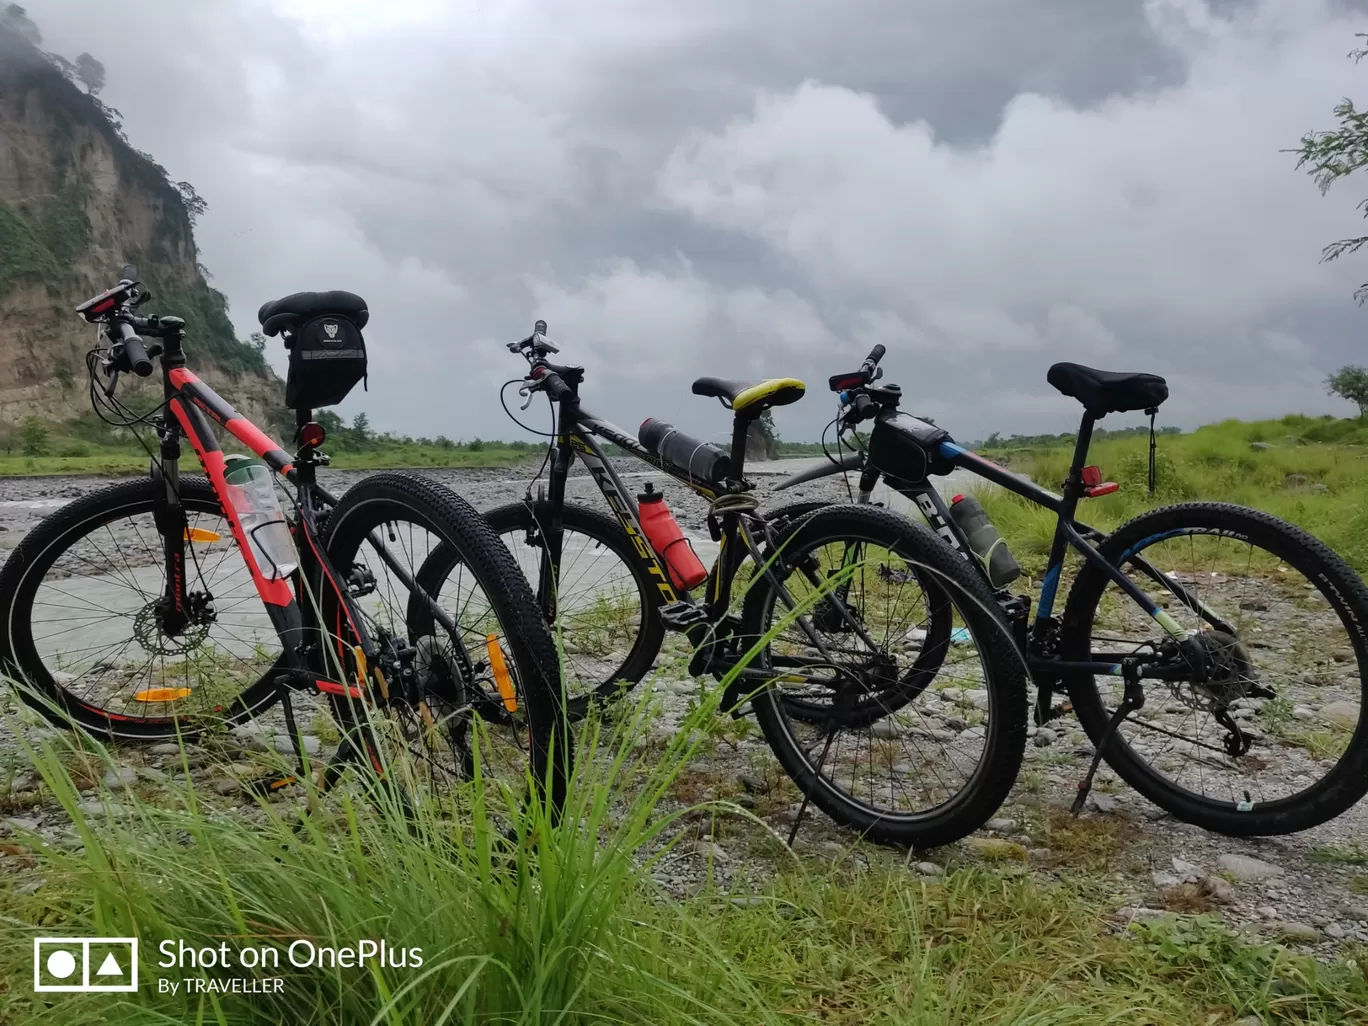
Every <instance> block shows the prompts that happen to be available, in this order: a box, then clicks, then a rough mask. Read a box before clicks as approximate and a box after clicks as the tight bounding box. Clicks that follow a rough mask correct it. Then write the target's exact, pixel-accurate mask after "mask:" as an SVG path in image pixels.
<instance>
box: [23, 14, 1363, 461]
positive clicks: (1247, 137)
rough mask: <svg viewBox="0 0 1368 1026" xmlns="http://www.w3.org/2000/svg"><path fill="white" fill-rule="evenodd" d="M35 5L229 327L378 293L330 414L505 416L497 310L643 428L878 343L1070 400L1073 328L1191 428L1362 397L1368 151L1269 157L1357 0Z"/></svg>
mask: <svg viewBox="0 0 1368 1026" xmlns="http://www.w3.org/2000/svg"><path fill="white" fill-rule="evenodd" d="M26 6H27V7H28V10H29V13H30V15H31V17H32V18H33V19H34V20H35V21H36V22H37V23H38V25H39V27H40V28H41V30H42V32H43V35H44V45H45V46H46V48H48V49H51V50H55V51H57V52H59V53H63V54H65V55H66V56H68V57H72V58H74V57H75V55H76V54H78V53H80V52H81V51H89V52H91V53H93V54H94V55H95V56H96V57H98V58H99V59H100V60H101V61H103V62H104V64H105V67H106V69H107V83H106V86H105V89H104V92H103V94H102V95H103V98H104V99H105V100H106V102H108V103H110V104H112V105H113V106H115V107H117V108H118V109H119V110H120V111H122V113H123V115H124V124H125V128H126V130H127V132H128V135H129V138H130V140H131V141H132V142H133V144H134V145H136V146H138V147H139V148H140V149H143V150H146V151H148V152H149V153H151V154H153V155H154V156H155V157H156V159H157V160H158V161H159V162H160V163H162V164H163V165H164V166H165V167H166V168H167V169H168V171H169V172H170V174H171V176H172V178H173V180H181V179H184V180H188V181H190V182H192V183H193V184H194V185H195V187H196V189H197V190H198V191H199V193H200V194H201V195H202V196H203V197H204V198H205V199H206V200H207V201H208V204H209V207H208V211H207V212H206V213H205V214H204V216H203V217H202V218H201V219H200V223H199V226H198V229H197V238H198V241H199V245H200V249H201V260H202V262H203V263H204V265H205V266H206V267H207V268H208V269H209V270H210V272H211V273H212V275H213V284H214V285H215V286H216V287H217V288H219V289H220V290H222V291H223V292H224V293H225V294H226V295H227V297H228V300H229V303H230V314H231V316H232V318H233V320H234V323H235V324H236V326H237V328H238V331H239V334H240V336H241V337H243V338H246V337H247V335H248V334H249V333H250V332H252V331H253V330H255V329H256V328H257V324H256V322H255V312H256V310H257V308H258V306H259V305H260V304H261V303H262V302H264V301H266V300H268V299H273V298H276V297H278V296H281V295H284V294H286V293H290V292H296V291H301V290H306V289H333V288H338V289H350V290H352V291H354V292H358V293H360V294H361V295H362V296H364V297H365V298H366V300H367V301H368V304H369V307H370V311H371V321H370V324H369V326H368V327H367V329H366V338H367V343H368V346H369V349H370V352H371V374H370V387H369V391H368V392H365V393H363V392H361V391H360V390H358V391H357V392H356V393H355V394H354V395H353V396H352V397H350V398H349V399H348V400H347V402H346V403H345V404H344V405H343V406H341V407H340V408H339V412H341V413H342V414H343V415H345V416H350V415H352V414H354V413H356V412H358V411H363V410H364V411H365V412H366V413H367V414H368V416H369V418H370V420H371V422H372V424H373V425H375V426H376V427H378V428H380V429H382V430H385V429H388V430H393V431H397V432H401V433H408V434H413V435H427V436H435V435H439V434H444V435H447V436H448V437H451V438H458V439H470V438H473V437H476V436H480V437H484V438H513V437H521V436H522V433H521V432H520V431H519V429H518V428H516V427H515V426H514V425H513V424H512V423H511V422H509V421H508V420H507V419H506V417H505V415H504V413H503V411H502V409H501V407H500V405H499V399H498V395H499V386H500V385H501V384H502V383H503V382H505V381H507V380H508V379H510V378H515V377H520V376H521V374H522V373H523V371H524V369H525V366H524V365H521V364H520V361H519V360H518V359H517V358H516V357H514V356H513V355H511V354H509V353H508V352H507V351H506V350H505V349H504V348H503V346H502V343H503V342H505V341H508V340H511V339H515V338H521V337H522V336H524V335H526V334H527V333H528V331H529V330H530V329H531V326H532V323H533V322H534V321H535V320H536V319H537V318H543V319H545V320H546V321H547V322H548V324H549V335H550V337H551V338H552V339H554V340H555V341H556V342H557V343H558V344H559V345H560V346H561V349H562V357H563V358H564V359H565V360H566V361H567V362H572V363H581V364H583V365H584V366H585V367H586V370H587V377H586V383H585V385H584V386H583V388H582V395H583V397H584V405H585V406H586V407H588V408H589V409H591V410H593V411H594V412H595V413H598V414H600V415H602V416H605V417H607V418H609V419H610V420H613V421H614V422H616V423H618V424H620V425H622V426H624V427H628V428H634V427H635V426H636V425H637V424H638V423H639V422H640V421H641V420H642V419H643V418H645V417H647V416H655V417H660V418H663V419H666V420H669V421H671V422H673V423H675V424H676V425H678V426H680V427H682V428H685V429H686V430H691V431H694V432H698V433H701V434H704V435H707V436H717V437H724V436H726V434H727V432H728V424H729V421H728V415H727V414H726V413H725V411H723V410H722V409H721V408H720V407H718V406H717V405H716V403H715V401H714V400H710V399H702V398H699V397H695V396H693V395H691V394H690V390H689V385H690V383H691V381H692V380H693V378H695V377H697V376H700V375H718V376H724V377H735V378H760V377H766V376H781V375H782V376H796V377H799V378H803V379H804V380H805V381H806V382H807V383H808V386H809V391H808V395H807V396H806V397H805V398H804V399H803V400H802V401H800V402H799V403H797V404H795V405H794V406H790V407H786V408H784V409H782V410H779V411H777V414H776V420H777V423H778V427H779V430H780V433H781V435H784V436H786V437H791V438H795V439H803V440H809V439H816V438H817V437H818V435H819V433H820V432H821V430H822V427H823V425H824V424H825V423H826V422H827V421H829V420H830V419H831V417H832V416H833V413H834V400H833V397H832V396H831V394H830V393H829V392H828V391H827V390H826V387H825V382H826V379H827V378H828V377H829V376H830V375H832V374H835V373H838V372H841V371H845V370H850V369H854V368H855V367H857V366H858V364H859V362H860V360H861V359H862V358H863V356H864V355H865V353H866V352H868V350H869V349H870V347H871V346H872V345H873V344H875V343H882V344H884V345H885V346H886V347H887V349H888V355H887V356H886V357H885V359H884V366H885V367H886V375H887V377H886V380H887V381H889V382H896V383H898V384H899V385H901V386H902V389H903V392H904V396H905V399H904V401H903V408H904V409H907V410H910V411H912V412H916V413H923V414H925V415H928V416H931V417H933V418H934V419H935V420H936V421H937V423H938V424H940V425H942V426H944V427H946V428H948V429H949V430H950V431H951V433H952V434H953V435H955V436H956V437H959V438H961V439H966V440H968V439H975V438H982V437H984V436H986V435H987V434H989V433H991V432H994V431H997V432H1001V433H1004V434H1006V433H1012V432H1024V433H1034V432H1040V431H1063V430H1068V429H1069V428H1071V427H1072V426H1074V425H1075V424H1076V423H1077V419H1078V414H1079V408H1078V406H1077V405H1076V403H1074V401H1073V400H1070V399H1066V398H1065V397H1063V396H1061V395H1059V394H1058V393H1057V392H1055V391H1054V390H1053V389H1052V388H1051V387H1050V386H1049V385H1048V384H1046V381H1045V374H1046V370H1047V369H1048V367H1049V366H1050V364H1052V363H1054V362H1056V361H1059V360H1072V361H1075V362H1079V363H1084V364H1087V365H1090V366H1095V367H1101V368H1103V369H1108V370H1125V371H1148V372H1152V373H1158V374H1162V375H1164V376H1166V377H1167V378H1168V380H1169V384H1170V392H1171V398H1170V399H1169V401H1168V403H1166V404H1165V406H1164V408H1163V410H1162V411H1161V414H1160V422H1161V423H1165V424H1175V425H1179V426H1182V427H1195V426H1197V425H1199V424H1203V423H1209V422H1211V421H1215V420H1219V419H1223V418H1226V417H1241V418H1246V419H1250V418H1261V417H1270V416H1280V415H1282V414H1284V413H1288V412H1306V413H1334V414H1337V415H1341V416H1346V415H1349V414H1350V413H1351V412H1354V411H1353V408H1352V407H1351V406H1350V405H1349V404H1347V403H1345V402H1343V401H1342V400H1339V399H1336V398H1332V397H1330V396H1328V395H1327V394H1326V390H1325V385H1324V381H1325V378H1326V376H1327V374H1329V373H1330V372H1332V371H1334V370H1336V369H1338V368H1339V367H1341V366H1343V365H1345V364H1348V363H1368V353H1365V340H1366V339H1368V331H1365V329H1366V328H1368V309H1364V308H1361V307H1359V306H1358V305H1357V304H1356V303H1355V302H1354V299H1353V293H1354V290H1355V288H1356V287H1357V286H1358V285H1359V284H1361V283H1362V282H1364V281H1368V256H1365V257H1363V258H1362V259H1354V258H1347V259H1344V260H1341V261H1338V262H1336V263H1331V264H1321V263H1319V262H1318V261H1319V254H1320V251H1321V248H1322V247H1323V246H1324V245H1325V244H1326V243H1329V242H1331V241H1334V240H1335V239H1339V238H1342V237H1344V236H1347V235H1354V234H1358V233H1359V230H1360V227H1361V225H1360V221H1361V216H1362V215H1361V213H1360V212H1359V211H1358V210H1357V209H1356V207H1357V204H1358V202H1359V201H1360V200H1361V199H1362V198H1363V197H1364V196H1365V195H1368V174H1365V175H1364V178H1363V180H1362V181H1356V180H1355V179H1349V180H1348V181H1346V182H1342V183H1340V184H1339V185H1337V186H1336V187H1335V188H1333V189H1332V190H1331V191H1330V192H1329V193H1328V194H1327V195H1325V196H1322V195H1321V194H1320V192H1319V191H1318V190H1317V188H1316V187H1315V185H1314V183H1313V182H1312V181H1311V180H1310V179H1309V178H1308V177H1307V176H1306V175H1305V174H1304V173H1301V172H1298V171H1297V170H1296V168H1295V163H1296V161H1295V156H1294V155H1293V154H1290V153H1288V152H1285V151H1286V150H1288V149H1289V148H1292V147H1295V146H1296V144H1297V142H1298V140H1299V139H1300V137H1301V136H1302V135H1303V134H1304V133H1305V132H1307V131H1308V130H1311V129H1321V128H1331V127H1333V117H1332V114H1331V111H1332V108H1333V107H1334V105H1335V103H1336V102H1338V101H1339V100H1340V99H1341V98H1342V97H1345V96H1349V97H1355V98H1357V99H1359V100H1360V102H1365V101H1368V64H1365V65H1363V66H1358V65H1356V64H1355V63H1354V62H1353V61H1352V60H1349V59H1348V58H1347V57H1346V55H1347V53H1348V51H1349V50H1350V49H1351V48H1352V47H1353V46H1354V45H1355V43H1356V40H1355V38H1354V33H1355V32H1356V31H1368V0H1355V2H1353V3H1350V2H1348V0H1220V2H1215V0H1212V2H1204V0H1147V2H1142V0H1109V2H1107V3H1080V2H1079V0H919V2H918V3H915V4H913V3H908V2H906V0H785V2H784V3H783V4H762V3H744V2H743V3H738V2H736V0H480V2H470V0H445V2H444V0H387V2H385V3H375V2H373V0H364V2H363V0H274V2H269V3H268V2H262V0H201V2H197V3H184V2H182V0H122V2H120V3H119V4H108V5H98V6H97V5H92V4H90V3H89V2H88V0H29V3H28V4H27V5H26ZM168 312H170V311H168ZM191 343H193V340H191ZM269 356H270V359H271V361H272V363H273V364H274V365H275V366H276V367H277V368H278V369H281V370H283V368H284V362H285V360H284V352H283V350H280V349H279V343H278V342H276V341H275V340H272V344H271V347H270V349H269ZM509 398H510V405H511V406H512V407H513V408H514V409H515V410H516V407H517V405H518V404H519V402H520V400H518V399H517V397H516V396H515V395H514V394H513V392H512V390H511V389H510V391H509ZM522 416H524V417H525V418H526V419H527V421H528V423H530V424H531V425H532V426H534V427H537V428H541V429H544V428H545V427H546V426H547V424H548V423H549V416H550V414H549V412H548V410H547V409H546V407H545V405H544V401H541V400H538V403H537V404H536V405H535V406H534V407H533V408H532V409H530V410H528V411H527V413H526V414H523V415H522ZM1140 420H1141V417H1140V415H1139V414H1131V415H1122V416H1115V417H1111V418H1108V420H1107V421H1106V422H1104V424H1103V425H1102V426H1105V427H1123V426H1129V425H1131V424H1135V423H1139V422H1140Z"/></svg>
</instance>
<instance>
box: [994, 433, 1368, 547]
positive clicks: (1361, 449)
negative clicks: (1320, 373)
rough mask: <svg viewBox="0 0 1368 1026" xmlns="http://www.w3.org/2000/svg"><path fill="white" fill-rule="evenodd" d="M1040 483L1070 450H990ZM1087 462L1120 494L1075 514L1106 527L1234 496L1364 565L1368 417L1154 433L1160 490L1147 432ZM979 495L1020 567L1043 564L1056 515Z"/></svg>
mask: <svg viewBox="0 0 1368 1026" xmlns="http://www.w3.org/2000/svg"><path fill="white" fill-rule="evenodd" d="M987 455H989V456H990V457H994V456H996V457H997V458H999V459H1002V460H1004V461H1005V462H1006V463H1008V464H1009V465H1010V466H1011V467H1012V468H1013V469H1014V470H1017V471H1018V472H1020V473H1024V474H1026V475H1028V476H1029V477H1031V478H1032V480H1034V481H1036V482H1037V483H1038V484H1040V485H1043V486H1044V487H1047V488H1050V489H1052V490H1055V491H1058V490H1059V488H1060V486H1061V484H1062V482H1063V480H1064V477H1065V474H1066V472H1067V470H1068V466H1069V461H1070V458H1071V457H1072V449H1070V448H1067V447H1056V448H1047V449H1017V450H1009V451H1003V452H998V453H988V454H987ZM1089 461H1090V462H1091V463H1093V464H1096V465H1097V466H1099V467H1101V468H1102V474H1103V478H1104V479H1105V480H1108V481H1116V482H1118V483H1119V484H1120V485H1121V489H1120V491H1118V492H1116V493H1114V494H1112V495H1108V496H1103V497H1101V498H1097V499H1086V500H1084V502H1083V503H1082V505H1081V506H1080V508H1079V513H1078V516H1079V519H1080V520H1082V521H1084V522H1086V523H1088V524H1091V525H1092V526H1094V527H1097V528H1099V529H1102V530H1111V529H1112V528H1114V527H1116V526H1117V525H1119V524H1120V523H1122V522H1123V521H1125V520H1128V519H1130V518H1131V517H1133V516H1136V515H1138V514H1139V513H1142V512H1144V511H1145V510H1146V509H1150V508H1152V507H1154V506H1158V505H1164V504H1167V503H1171V502H1184V501H1190V500H1203V499H1206V500H1217V501H1222V502H1233V503H1238V504H1240V505H1245V506H1252V507H1254V508H1256V509H1262V510H1266V511H1267V512H1269V513H1272V514H1273V515H1275V516H1278V517H1282V518H1283V519H1285V520H1289V521H1291V522H1292V523H1295V524H1298V525H1300V526H1301V527H1304V528H1306V529H1307V530H1308V531H1310V532H1311V533H1312V534H1314V535H1316V536H1317V537H1319V538H1320V539H1321V540H1322V541H1324V542H1325V543H1326V544H1328V545H1329V546H1330V547H1331V548H1333V549H1335V550H1336V551H1337V552H1339V553H1340V554H1341V555H1342V556H1344V557H1345V558H1346V559H1347V560H1348V561H1349V562H1350V563H1351V564H1352V565H1353V566H1354V567H1355V568H1356V569H1357V570H1359V571H1360V572H1365V571H1368V516H1366V515H1365V511H1368V462H1365V461H1368V423H1365V422H1361V421H1357V420H1337V419H1335V418H1331V417H1320V418H1313V417H1304V416H1301V415H1293V416H1288V417H1284V418H1282V419H1281V420H1273V421H1259V422H1249V423H1247V422H1243V421H1234V420H1231V421H1224V422H1222V423H1220V424H1212V425H1209V426H1207V427H1202V428H1198V429H1197V430H1196V431H1193V432H1192V433H1191V434H1186V435H1163V436H1160V438H1159V449H1158V460H1157V464H1158V481H1157V484H1158V487H1157V490H1156V494H1155V495H1154V496H1153V497H1152V498H1151V497H1150V495H1149V494H1148V487H1147V481H1146V478H1147V475H1148V466H1149V455H1148V439H1147V438H1143V437H1141V438H1123V439H1114V440H1112V439H1108V440H1104V441H1102V442H1099V443H1097V444H1096V445H1095V446H1094V447H1093V449H1092V452H1091V454H1090V456H1089ZM980 498H981V499H982V501H983V502H984V505H985V507H986V508H987V509H988V511H989V515H990V516H991V517H992V518H993V522H994V523H995V524H996V525H997V526H998V529H999V530H1000V531H1001V532H1002V534H1003V537H1005V538H1006V539H1007V540H1008V542H1009V544H1010V545H1011V547H1012V551H1013V552H1014V553H1015V554H1016V555H1017V558H1018V559H1021V560H1022V562H1023V565H1025V566H1028V567H1029V568H1031V569H1036V570H1038V569H1041V568H1043V566H1044V562H1045V556H1046V554H1047V553H1048V551H1049V545H1050V538H1051V536H1052V533H1053V530H1054V519H1053V517H1052V516H1051V515H1050V514H1049V513H1047V512H1045V511H1043V510H1041V509H1039V508H1038V507H1035V506H1032V505H1031V504H1029V503H1027V502H1025V501H1024V500H1022V499H1020V498H1018V497H1017V496H1015V495H1013V494H1011V493H1010V492H1006V491H1004V490H1001V489H993V488H990V489H988V490H987V491H986V492H985V493H983V494H981V496H980Z"/></svg>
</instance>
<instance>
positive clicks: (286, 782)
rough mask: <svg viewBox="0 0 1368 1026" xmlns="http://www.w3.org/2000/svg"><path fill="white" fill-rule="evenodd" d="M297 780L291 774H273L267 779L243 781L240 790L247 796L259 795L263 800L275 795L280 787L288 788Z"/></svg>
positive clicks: (259, 778) (258, 778)
mask: <svg viewBox="0 0 1368 1026" xmlns="http://www.w3.org/2000/svg"><path fill="white" fill-rule="evenodd" d="M298 779H299V778H298V777H296V776H295V775H294V774H293V773H273V774H271V775H270V776H267V777H257V778H256V779H255V780H248V781H245V782H244V783H243V785H242V789H243V790H244V791H246V792H248V793H249V794H256V795H261V796H262V797H263V798H265V797H269V796H271V795H273V794H275V793H276V792H277V791H279V790H280V789H281V788H282V787H289V786H290V785H291V784H293V783H295V782H296V781H297V780H298Z"/></svg>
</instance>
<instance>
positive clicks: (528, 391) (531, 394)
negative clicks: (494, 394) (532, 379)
mask: <svg viewBox="0 0 1368 1026" xmlns="http://www.w3.org/2000/svg"><path fill="white" fill-rule="evenodd" d="M518 395H524V396H527V402H525V403H523V404H522V405H521V406H519V407H518V409H520V410H525V409H527V408H528V407H529V406H531V405H532V400H533V399H534V398H535V397H536V389H534V388H532V386H530V385H523V387H522V388H520V389H518Z"/></svg>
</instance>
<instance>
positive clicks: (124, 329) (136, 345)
mask: <svg viewBox="0 0 1368 1026" xmlns="http://www.w3.org/2000/svg"><path fill="white" fill-rule="evenodd" d="M110 329H111V330H112V331H113V333H114V335H115V337H116V338H117V340H118V341H120V342H122V343H123V351H124V356H126V357H127V358H128V366H129V367H130V368H131V369H132V371H133V373H134V374H136V375H137V376H138V377H140V378H145V377H147V376H148V375H149V374H151V373H152V360H151V358H150V357H149V356H148V355H147V346H145V345H144V344H143V340H142V338H141V337H140V336H139V335H138V334H137V332H135V331H134V330H133V325H132V324H130V323H129V322H128V321H125V320H117V321H114V322H113V323H111V324H110Z"/></svg>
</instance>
